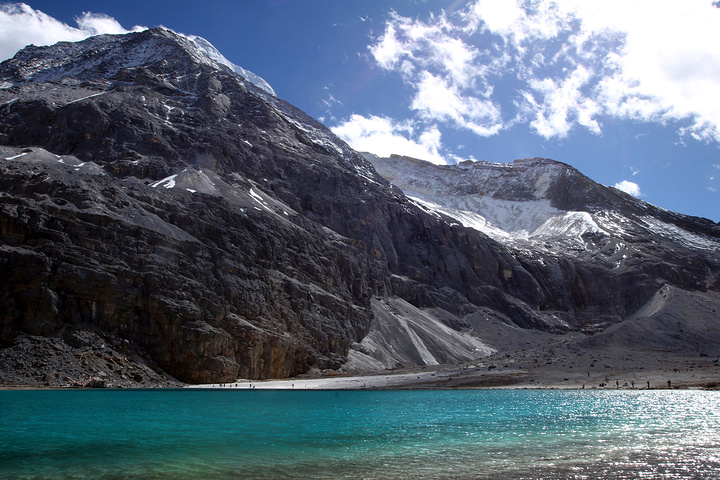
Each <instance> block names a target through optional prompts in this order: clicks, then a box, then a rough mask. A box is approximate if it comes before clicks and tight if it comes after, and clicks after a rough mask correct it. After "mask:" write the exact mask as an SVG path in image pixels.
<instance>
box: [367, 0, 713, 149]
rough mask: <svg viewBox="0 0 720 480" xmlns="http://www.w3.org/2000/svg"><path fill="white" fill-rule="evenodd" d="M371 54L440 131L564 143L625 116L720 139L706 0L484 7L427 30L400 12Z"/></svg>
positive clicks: (518, 2) (497, 0) (442, 17)
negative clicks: (525, 129)
mask: <svg viewBox="0 0 720 480" xmlns="http://www.w3.org/2000/svg"><path fill="white" fill-rule="evenodd" d="M369 49H370V53H371V54H372V58H373V59H374V61H375V62H376V64H377V65H378V66H379V67H380V68H382V69H383V70H385V71H387V72H392V73H396V74H398V75H400V76H401V78H402V79H403V81H404V82H405V83H406V84H407V85H409V86H410V87H411V89H412V91H413V92H414V93H413V95H414V96H413V98H412V101H411V103H410V109H411V110H410V111H408V117H410V116H412V117H414V118H415V120H417V121H421V120H422V121H426V122H428V123H433V124H436V125H438V126H439V127H441V128H461V129H466V130H470V131H472V132H474V133H475V134H477V135H480V136H490V135H494V134H497V133H499V132H501V131H503V130H505V129H507V128H509V127H511V126H514V125H517V124H526V125H528V126H529V127H530V129H531V130H532V131H534V132H535V133H536V134H538V135H540V136H542V137H545V138H553V137H556V138H562V137H565V136H567V135H568V134H569V132H570V131H571V130H572V129H574V128H585V129H588V130H589V131H591V132H593V133H595V134H598V135H600V134H602V122H603V119H607V118H619V119H633V120H639V121H647V122H661V123H668V122H678V127H677V128H678V133H679V134H680V135H689V136H692V137H693V138H695V139H698V140H702V141H716V142H720V103H718V102H713V101H708V99H712V98H714V97H715V96H716V92H717V91H719V90H720V9H719V8H717V7H716V6H714V5H713V4H712V3H711V2H709V1H707V0H684V1H682V2H678V1H677V0H635V1H632V2H627V1H626V0H606V1H603V2H587V1H585V0H475V1H473V2H470V3H469V4H468V5H466V6H465V7H464V8H463V9H461V10H456V11H453V12H452V13H446V12H442V13H440V14H438V15H434V16H432V17H430V18H429V19H428V20H425V21H423V20H419V19H414V18H407V17H403V16H401V15H398V14H397V13H393V14H392V15H391V16H390V17H389V19H388V20H387V22H386V25H385V29H384V31H383V32H382V34H381V35H379V36H378V37H377V38H376V39H375V41H374V42H373V43H372V44H371V45H370V47H369ZM501 86H502V88H500V87H501ZM500 90H501V92H499V91H500ZM498 92H499V93H498Z"/></svg>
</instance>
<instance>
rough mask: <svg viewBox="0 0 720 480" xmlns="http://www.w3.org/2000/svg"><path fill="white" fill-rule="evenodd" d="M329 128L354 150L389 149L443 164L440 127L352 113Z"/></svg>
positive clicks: (386, 154)
mask: <svg viewBox="0 0 720 480" xmlns="http://www.w3.org/2000/svg"><path fill="white" fill-rule="evenodd" d="M332 130H333V132H334V133H335V134H336V135H337V136H339V137H340V138H342V139H343V140H345V141H346V142H348V143H349V144H350V145H352V146H353V148H355V149H356V150H359V151H361V152H371V153H374V154H376V155H379V156H382V157H389V156H390V155H392V154H393V153H399V154H403V155H409V156H411V157H415V158H419V159H421V160H427V161H429V162H433V163H438V164H444V163H446V161H445V159H444V158H443V157H442V156H441V155H440V153H439V151H440V149H441V147H442V142H441V134H440V130H438V129H437V127H435V126H430V127H428V128H426V129H423V130H422V131H418V130H417V128H415V127H414V126H413V125H412V123H410V122H396V121H394V120H393V119H391V118H388V117H377V116H373V115H371V116H369V117H364V116H362V115H352V116H351V117H350V118H349V119H348V120H346V121H345V122H343V123H341V124H340V125H338V126H336V127H333V129H332Z"/></svg>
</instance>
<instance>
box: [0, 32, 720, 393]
mask: <svg viewBox="0 0 720 480" xmlns="http://www.w3.org/2000/svg"><path fill="white" fill-rule="evenodd" d="M376 169H377V170H376ZM378 172H379V173H378ZM391 182H393V183H395V184H396V185H397V186H395V185H393V183H391ZM403 192H405V193H403ZM719 239H720V227H719V226H718V225H717V224H714V223H712V222H710V221H708V220H702V219H696V218H691V217H687V216H683V215H679V214H675V213H671V212H666V211H663V210H660V209H657V208H656V207H653V206H651V205H648V204H645V203H643V202H639V201H637V200H635V199H633V198H632V197H628V196H627V195H624V194H623V193H621V192H618V191H616V190H612V189H608V188H606V187H602V186H600V185H597V184H595V183H594V182H592V181H591V180H589V179H587V178H586V177H584V176H582V175H581V174H580V173H579V172H577V171H575V170H574V169H572V168H571V167H569V166H567V165H563V164H560V163H557V162H552V161H549V160H538V159H535V160H524V161H516V162H514V163H513V164H508V165H496V164H483V163H477V164H471V163H463V164H460V165H458V166H454V167H432V166H430V165H428V164H424V163H422V162H419V161H416V160H412V159H407V158H395V159H390V160H386V159H377V158H370V160H368V159H367V158H365V157H364V156H363V155H361V154H359V153H357V152H355V151H353V150H352V149H351V148H350V147H349V146H348V145H346V144H345V143H344V142H342V141H341V140H340V139H338V138H337V137H336V136H334V135H333V134H332V133H331V132H330V131H329V130H328V129H327V128H325V127H324V126H323V125H322V124H320V123H319V122H317V121H315V120H314V119H312V118H310V117H309V116H307V115H306V114H304V113H303V112H301V111H300V110H298V109H297V108H295V107H293V106H292V105H290V104H288V103H287V102H285V101H283V100H281V99H279V98H277V96H276V95H275V93H274V92H273V90H272V88H271V87H270V86H269V85H268V84H267V82H265V81H264V80H262V79H261V78H260V77H258V76H257V75H254V74H252V73H250V72H248V71H247V70H244V69H242V68H241V67H239V66H237V65H234V64H232V63H231V62H229V61H227V59H225V58H224V57H223V56H222V55H221V54H220V53H219V52H217V50H216V49H215V48H214V47H212V45H210V44H209V43H208V42H207V41H205V40H203V39H200V38H198V37H186V36H183V35H179V34H176V33H174V32H171V31H169V30H166V29H153V30H146V31H144V32H138V33H130V34H126V35H101V36H97V37H91V38H89V39H87V40H84V41H81V42H76V43H58V44H57V45H53V46H49V47H35V46H29V47H26V48H25V49H23V50H22V51H20V52H18V54H17V55H16V56H15V57H14V58H12V59H10V60H8V61H5V62H3V63H2V64H0V278H3V279H4V280H3V282H2V283H0V307H1V308H0V382H1V383H6V384H7V383H24V384H38V383H40V384H47V385H66V384H72V383H83V382H85V381H86V380H87V379H88V377H90V378H92V379H93V381H99V382H101V383H104V384H108V385H115V386H139V385H169V384H175V383H174V382H176V381H181V382H188V383H202V382H231V381H233V380H235V379H237V378H239V377H242V378H250V379H260V378H277V377H289V376H295V375H300V374H305V373H320V372H322V371H330V372H334V371H340V372H355V371H357V372H370V371H378V370H386V369H395V368H413V367H426V366H443V365H454V364H463V363H467V362H475V361H477V360H478V359H483V358H487V357H488V356H490V355H498V354H499V353H502V352H503V351H505V350H507V349H509V348H510V346H511V345H515V346H517V345H519V343H523V344H524V343H525V342H531V341H536V340H537V339H542V342H545V340H546V339H547V338H550V337H552V338H555V337H561V336H565V335H568V334H573V335H575V337H573V338H577V339H579V340H578V341H582V342H586V343H587V344H588V345H591V346H594V347H593V348H601V347H602V346H603V345H604V343H603V342H604V341H605V340H603V339H604V338H612V341H614V342H617V341H618V339H619V338H620V337H621V336H622V335H621V333H622V332H623V331H631V330H632V331H633V332H637V331H644V330H646V329H651V328H653V327H652V322H664V321H666V320H667V318H669V315H671V313H672V314H673V315H674V314H675V313H673V312H676V311H677V308H676V307H677V305H678V304H679V303H683V302H685V303H687V301H689V300H688V299H690V298H692V299H693V300H694V301H696V302H700V303H701V304H702V306H701V307H698V308H697V309H696V310H695V311H696V312H699V315H701V316H702V317H703V322H704V323H702V325H705V326H704V327H702V328H701V327H697V328H698V329H699V330H698V331H697V332H695V333H696V336H687V339H688V340H687V342H686V343H683V344H682V345H676V348H677V349H679V350H683V349H685V350H687V349H693V351H695V350H698V349H702V348H706V347H707V348H709V346H708V344H710V345H712V342H713V341H716V340H717V339H720V331H718V330H719V329H720V325H718V322H717V321H716V318H715V317H714V309H715V308H716V307H718V306H720V300H719V298H718V291H720V280H719V278H720V260H719V256H718V248H719V246H720V240H719ZM668 289H672V291H671V293H672V297H673V298H676V299H677V300H675V301H674V302H669V301H667V300H666V299H667V298H668V296H667V294H668ZM663 292H665V293H663ZM663 295H664V296H663ZM671 306H672V308H671ZM706 307H707V308H709V309H710V310H712V312H710V310H707V311H706ZM648 322H650V323H648ZM666 323H667V322H666ZM698 325H699V324H698ZM671 327H672V328H671ZM678 328H681V327H677V326H675V323H673V324H672V325H671V326H670V327H668V328H667V329H666V330H667V332H666V333H662V332H661V333H657V338H656V339H655V344H654V346H653V347H652V348H654V349H656V350H657V349H661V348H666V347H667V345H668V342H667V339H668V338H670V337H672V335H675V334H676V333H677V329H678ZM623 329H624V330H623ZM703 329H704V330H703ZM618 332H620V333H618ZM623 338H624V337H623ZM537 341H540V340H537ZM608 341H609V340H608ZM513 348H514V347H513Z"/></svg>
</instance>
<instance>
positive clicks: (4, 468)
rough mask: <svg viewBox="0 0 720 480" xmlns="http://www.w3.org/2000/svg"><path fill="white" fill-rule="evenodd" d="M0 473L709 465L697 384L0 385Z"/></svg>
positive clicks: (600, 472) (580, 475)
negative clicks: (608, 387)
mask: <svg viewBox="0 0 720 480" xmlns="http://www.w3.org/2000/svg"><path fill="white" fill-rule="evenodd" d="M0 478H3V479H5V478H13V479H14V478H20V479H86V478H87V479H90V478H92V479H210V480H212V479H300V478H318V479H339V478H353V479H362V478H365V479H384V480H389V479H437V478H443V479H535V478H542V479H555V478H556V479H565V478H577V479H594V478H652V479H655V478H670V479H675V478H697V479H711V478H716V479H717V478H720V393H718V392H705V391H677V390H676V391H671V390H656V391H622V390H621V391H562V390H460V391H458V390H444V391H438V390H427V391H267V390H265V391H263V390H252V391H248V390H243V391H238V390H230V389H228V390H221V389H205V390H191V389H187V390H6V391H0Z"/></svg>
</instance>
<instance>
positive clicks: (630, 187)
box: [615, 180, 643, 197]
mask: <svg viewBox="0 0 720 480" xmlns="http://www.w3.org/2000/svg"><path fill="white" fill-rule="evenodd" d="M615 188H617V189H618V190H621V191H623V192H625V193H627V194H629V195H632V196H633V197H642V196H643V194H642V192H641V191H640V185H638V184H637V183H635V182H630V181H628V180H623V181H622V182H618V183H616V184H615Z"/></svg>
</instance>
